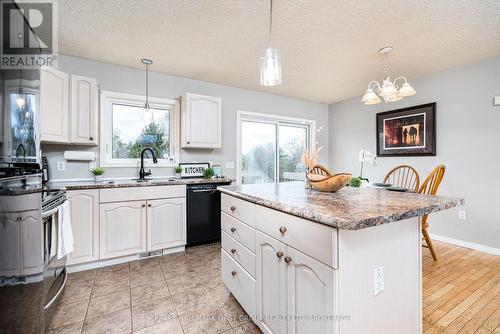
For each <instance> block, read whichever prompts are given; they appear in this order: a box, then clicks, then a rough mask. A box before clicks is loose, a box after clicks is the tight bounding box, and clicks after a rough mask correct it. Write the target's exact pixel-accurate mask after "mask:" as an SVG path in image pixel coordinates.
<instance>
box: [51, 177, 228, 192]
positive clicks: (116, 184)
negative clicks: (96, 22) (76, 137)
mask: <svg viewBox="0 0 500 334" xmlns="http://www.w3.org/2000/svg"><path fill="white" fill-rule="evenodd" d="M233 181H234V180H232V179H229V178H225V177H224V178H214V179H204V178H190V179H174V178H153V179H148V180H147V181H143V182H139V181H138V180H136V179H117V180H104V181H102V182H95V181H71V180H68V181H57V182H49V187H50V189H66V190H84V189H105V188H127V187H151V186H171V185H191V184H219V183H228V182H233Z"/></svg>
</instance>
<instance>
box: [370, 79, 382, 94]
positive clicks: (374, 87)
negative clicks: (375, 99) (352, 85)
mask: <svg viewBox="0 0 500 334" xmlns="http://www.w3.org/2000/svg"><path fill="white" fill-rule="evenodd" d="M368 89H372V90H374V91H376V92H379V91H380V89H381V88H380V84H379V83H378V81H376V80H373V81H370V83H369V84H368Z"/></svg>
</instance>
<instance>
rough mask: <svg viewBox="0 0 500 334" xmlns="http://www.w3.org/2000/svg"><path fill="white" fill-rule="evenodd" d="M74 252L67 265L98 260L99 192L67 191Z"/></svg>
mask: <svg viewBox="0 0 500 334" xmlns="http://www.w3.org/2000/svg"><path fill="white" fill-rule="evenodd" d="M68 199H69V205H70V208H71V227H72V229H73V239H74V245H73V247H74V250H73V252H72V253H70V254H69V255H68V265H72V264H78V263H85V262H92V261H97V260H99V190H98V189H90V190H71V191H68Z"/></svg>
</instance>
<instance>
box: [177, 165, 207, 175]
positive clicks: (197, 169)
mask: <svg viewBox="0 0 500 334" xmlns="http://www.w3.org/2000/svg"><path fill="white" fill-rule="evenodd" d="M179 167H181V168H182V172H181V178H188V177H203V171H204V170H205V169H206V168H209V167H210V164H209V163H208V162H193V163H180V164H179Z"/></svg>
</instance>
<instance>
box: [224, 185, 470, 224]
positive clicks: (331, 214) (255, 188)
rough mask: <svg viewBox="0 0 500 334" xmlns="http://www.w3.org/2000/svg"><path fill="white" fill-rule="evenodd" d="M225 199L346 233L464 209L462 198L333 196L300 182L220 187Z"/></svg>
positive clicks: (377, 192) (363, 192)
mask: <svg viewBox="0 0 500 334" xmlns="http://www.w3.org/2000/svg"><path fill="white" fill-rule="evenodd" d="M218 189H219V190H220V191H221V192H223V193H225V194H228V195H231V196H234V197H237V198H240V199H243V200H246V201H249V202H252V203H255V204H258V205H262V206H266V207H269V208H271V209H275V210H278V211H282V212H285V213H288V214H292V215H295V216H298V217H301V218H305V219H309V220H312V221H315V222H318V223H322V224H325V225H328V226H332V227H337V228H341V229H346V230H359V229H363V228H367V227H371V226H377V225H382V224H387V223H391V222H395V221H398V220H403V219H407V218H411V217H417V216H422V215H424V214H428V213H432V212H437V211H441V210H446V209H450V208H453V207H456V206H460V205H464V204H465V200H464V199H462V198H453V197H443V196H428V195H420V194H416V193H400V192H392V191H389V190H387V189H373V188H363V189H356V188H350V187H345V188H343V189H341V190H339V191H337V192H335V193H326V192H319V191H315V190H310V189H305V188H304V183H303V182H288V183H268V184H251V185H238V186H236V185H235V186H223V187H218Z"/></svg>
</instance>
